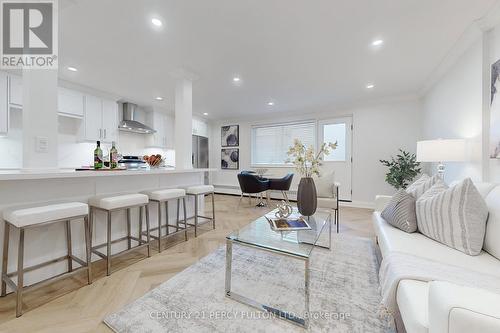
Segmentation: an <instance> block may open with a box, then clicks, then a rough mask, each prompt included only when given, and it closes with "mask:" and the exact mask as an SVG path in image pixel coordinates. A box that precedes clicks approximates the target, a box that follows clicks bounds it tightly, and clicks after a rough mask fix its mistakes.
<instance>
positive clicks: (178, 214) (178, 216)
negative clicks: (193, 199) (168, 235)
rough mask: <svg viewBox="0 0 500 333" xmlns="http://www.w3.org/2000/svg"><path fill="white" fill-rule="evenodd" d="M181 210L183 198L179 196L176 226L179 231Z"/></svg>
mask: <svg viewBox="0 0 500 333" xmlns="http://www.w3.org/2000/svg"><path fill="white" fill-rule="evenodd" d="M180 210H181V199H180V198H177V220H176V222H175V226H176V227H177V228H176V229H177V231H179V218H180Z"/></svg>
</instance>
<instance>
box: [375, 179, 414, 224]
mask: <svg viewBox="0 0 500 333" xmlns="http://www.w3.org/2000/svg"><path fill="white" fill-rule="evenodd" d="M381 215H382V217H383V218H384V219H385V220H386V221H387V222H388V223H389V224H391V225H393V226H395V227H396V228H398V229H401V230H402V231H404V232H415V231H417V215H416V214H415V197H413V195H411V194H410V193H407V192H406V191H405V190H403V189H401V190H399V191H398V192H397V193H396V194H395V195H394V196H393V197H392V199H391V201H390V202H389V203H388V204H387V206H386V207H385V209H384V210H383V211H382V214H381Z"/></svg>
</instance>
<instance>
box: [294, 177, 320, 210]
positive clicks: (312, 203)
mask: <svg viewBox="0 0 500 333" xmlns="http://www.w3.org/2000/svg"><path fill="white" fill-rule="evenodd" d="M317 206H318V199H317V195H316V185H314V180H313V179H312V178H311V177H304V178H302V179H301V180H300V183H299V190H298V192H297V208H298V209H299V212H300V214H302V215H304V216H311V215H313V214H314V213H315V212H316V208H317Z"/></svg>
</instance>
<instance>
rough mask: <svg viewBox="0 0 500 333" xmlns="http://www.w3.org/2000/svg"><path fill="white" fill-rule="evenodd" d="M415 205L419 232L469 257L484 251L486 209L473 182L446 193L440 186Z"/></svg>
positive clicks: (468, 181) (464, 182)
mask: <svg viewBox="0 0 500 333" xmlns="http://www.w3.org/2000/svg"><path fill="white" fill-rule="evenodd" d="M429 192H432V193H431V194H430V195H427V194H423V195H422V196H421V197H420V198H419V199H418V200H417V203H416V211H417V223H418V230H419V231H420V232H421V233H422V234H424V235H426V236H427V237H430V238H432V239H434V240H436V241H438V242H440V243H443V244H446V245H448V246H450V247H452V248H454V249H457V250H459V251H462V252H464V253H466V254H469V255H478V254H479V253H480V252H481V249H482V248H483V242H484V233H485V230H486V219H487V217H488V207H487V206H486V203H485V202H484V199H483V198H482V197H481V194H480V193H479V191H478V190H477V189H476V187H475V186H474V184H473V183H472V180H471V179H470V178H467V179H465V180H463V181H462V182H460V183H459V184H457V185H455V186H453V187H450V188H448V189H445V187H444V186H443V185H441V184H439V183H437V184H436V185H435V186H433V187H432V188H431V189H430V190H429Z"/></svg>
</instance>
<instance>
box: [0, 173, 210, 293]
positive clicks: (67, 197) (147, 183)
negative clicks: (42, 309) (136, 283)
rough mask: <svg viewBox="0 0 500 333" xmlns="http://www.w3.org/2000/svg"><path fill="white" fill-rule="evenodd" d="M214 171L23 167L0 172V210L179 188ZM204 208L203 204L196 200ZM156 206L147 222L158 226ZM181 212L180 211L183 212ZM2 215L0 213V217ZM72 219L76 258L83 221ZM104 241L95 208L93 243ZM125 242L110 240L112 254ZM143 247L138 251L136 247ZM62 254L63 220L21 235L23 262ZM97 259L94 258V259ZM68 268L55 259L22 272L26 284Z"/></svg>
mask: <svg viewBox="0 0 500 333" xmlns="http://www.w3.org/2000/svg"><path fill="white" fill-rule="evenodd" d="M211 171H214V170H212V169H186V170H176V169H171V168H157V169H150V170H120V171H92V170H89V171H75V170H72V169H71V170H70V169H61V170H54V171H36V172H25V171H22V170H1V171H0V212H1V211H3V210H4V209H5V208H6V207H11V206H17V205H24V204H32V203H33V204H36V203H39V202H43V203H45V202H53V201H80V202H85V203H86V202H87V200H88V199H89V198H90V197H92V196H94V195H101V194H112V193H138V192H141V191H144V190H150V189H160V188H181V187H187V186H192V185H201V184H203V183H204V174H205V173H206V172H211ZM192 200H193V199H192V198H188V199H187V212H188V213H187V215H188V217H190V216H192V215H193V211H194V208H193V206H194V202H193V201H192ZM199 204H200V207H201V208H202V209H203V207H204V205H203V202H202V201H201V200H200V202H199ZM176 209H177V207H176V204H175V203H174V202H172V203H170V205H169V217H170V221H171V223H173V222H174V221H175V218H176ZM156 212H157V208H156V206H155V204H152V205H151V207H150V219H151V226H152V227H156V226H157V224H158V222H157V215H156ZM181 215H182V214H181ZM0 216H1V215H0ZM125 218H126V217H125V212H116V213H113V223H112V234H113V239H116V238H120V237H123V236H124V235H126V223H124V221H125ZM80 222H81V221H74V222H73V223H72V234H73V236H72V238H73V253H74V254H76V255H77V256H79V257H80V258H84V257H85V252H84V233H83V223H80ZM132 231H133V232H134V231H135V233H138V211H137V210H133V212H132ZM3 234H4V222H3V220H2V223H1V225H0V240H1V242H2V244H1V245H0V248H3V239H4V236H3ZM17 239H18V237H17V236H16V235H14V234H13V232H12V231H11V238H10V243H9V267H8V271H9V272H12V271H16V269H17V266H16V262H17V246H18V245H17ZM105 239H106V223H105V215H104V214H102V212H97V213H96V215H95V220H94V227H93V243H94V244H100V243H103V242H104V241H105ZM126 245H127V244H126V242H123V243H116V244H113V247H112V252H113V253H117V252H119V251H121V250H124V249H125V248H126ZM138 251H141V250H138ZM65 254H66V234H65V228H64V226H63V224H61V223H56V224H52V225H45V226H41V227H40V228H36V229H33V230H30V231H28V232H26V235H25V255H24V258H25V259H24V260H25V266H32V265H36V264H37V263H40V262H43V261H48V260H50V259H53V258H58V257H61V256H64V255H65ZM98 259H99V257H97V256H93V258H92V260H93V261H96V260H98ZM65 271H66V263H65V262H59V263H57V264H54V265H50V266H47V267H45V268H43V269H39V270H35V271H32V272H28V273H26V274H25V285H30V284H33V283H36V282H38V281H41V280H44V279H46V278H49V277H52V276H55V275H58V274H60V273H62V272H65Z"/></svg>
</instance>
